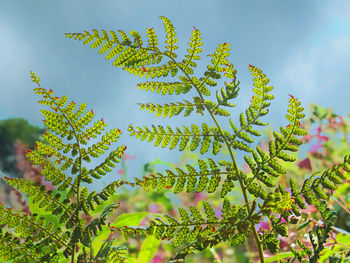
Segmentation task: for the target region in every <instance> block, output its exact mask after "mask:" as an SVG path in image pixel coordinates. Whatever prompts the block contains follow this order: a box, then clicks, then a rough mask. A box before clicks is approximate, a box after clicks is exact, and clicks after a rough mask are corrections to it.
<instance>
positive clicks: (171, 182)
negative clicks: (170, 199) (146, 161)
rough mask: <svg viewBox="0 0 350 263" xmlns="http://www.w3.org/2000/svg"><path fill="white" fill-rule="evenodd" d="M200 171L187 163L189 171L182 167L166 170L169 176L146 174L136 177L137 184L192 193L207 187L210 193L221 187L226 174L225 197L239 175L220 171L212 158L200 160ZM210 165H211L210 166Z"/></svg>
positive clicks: (151, 188)
mask: <svg viewBox="0 0 350 263" xmlns="http://www.w3.org/2000/svg"><path fill="white" fill-rule="evenodd" d="M198 164H199V168H200V171H197V170H196V169H194V168H193V167H192V166H191V165H188V164H187V165H186V169H187V173H186V172H184V171H183V170H182V169H180V168H176V169H175V170H176V173H177V174H176V173H174V172H173V171H171V170H166V174H167V176H165V175H164V174H161V173H157V174H156V175H151V176H149V177H147V176H144V177H143V180H140V179H138V178H136V177H135V181H136V184H138V185H140V186H142V187H144V188H145V189H147V190H157V191H162V190H164V188H166V189H172V188H173V191H174V193H175V194H178V193H180V192H182V191H184V188H185V187H186V192H187V193H191V192H193V191H196V192H197V193H198V192H203V191H204V190H205V189H207V191H208V193H213V192H215V191H216V189H217V188H218V187H219V184H220V182H221V180H222V178H221V177H224V176H226V178H225V179H224V180H223V183H222V188H221V197H222V198H223V197H225V196H226V195H227V194H228V193H229V192H230V191H231V190H232V189H233V187H234V181H236V180H237V176H235V174H234V173H233V172H230V170H229V171H226V172H225V171H220V168H219V167H218V165H217V164H216V163H215V162H214V161H213V160H212V159H210V158H209V159H208V160H206V161H205V160H198ZM208 166H209V167H208Z"/></svg>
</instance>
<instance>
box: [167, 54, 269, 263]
mask: <svg viewBox="0 0 350 263" xmlns="http://www.w3.org/2000/svg"><path fill="white" fill-rule="evenodd" d="M169 58H170V59H172V60H173V61H174V62H175V63H176V61H175V60H174V59H173V58H171V57H169ZM180 70H181V71H182V72H183V73H184V74H185V75H186V77H187V78H188V79H189V80H190V81H191V83H192V85H193V86H194V87H195V89H196V90H197V92H198V95H199V96H200V98H201V100H202V101H203V102H204V98H203V95H202V93H201V92H200V91H199V88H198V87H197V86H196V85H195V84H194V83H193V81H192V79H191V78H190V77H189V76H188V74H187V73H186V72H185V71H184V70H182V69H181V68H180ZM209 75H210V74H208V76H207V78H208V77H209ZM204 82H205V80H204V81H203V83H204ZM204 107H205V108H206V109H207V111H208V112H209V114H210V116H211V118H212V119H213V120H214V122H215V124H216V127H217V128H218V129H219V132H220V134H221V137H222V138H223V139H224V141H225V144H226V147H227V149H228V151H229V153H230V156H231V159H232V163H233V165H234V169H235V171H236V174H237V175H238V176H237V177H238V181H239V185H240V187H241V190H242V193H243V197H244V201H245V204H246V206H247V209H248V211H250V206H249V199H248V195H247V190H246V188H245V187H244V185H243V182H242V179H241V177H240V176H239V169H238V165H237V163H236V159H235V157H234V156H233V152H232V146H231V145H230V143H229V142H228V141H227V138H226V136H225V135H224V133H223V131H222V129H221V127H220V125H219V123H218V121H217V120H216V118H215V116H214V114H213V112H212V111H210V109H209V108H208V106H206V105H205V104H204ZM251 230H252V232H253V236H254V239H255V243H256V246H257V249H258V253H259V259H260V262H261V263H264V253H263V247H262V244H261V242H260V239H259V235H258V232H257V230H256V228H255V225H254V223H252V222H251Z"/></svg>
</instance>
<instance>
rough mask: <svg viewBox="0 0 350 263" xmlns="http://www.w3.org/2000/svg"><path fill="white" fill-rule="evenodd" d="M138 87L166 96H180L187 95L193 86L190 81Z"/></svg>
mask: <svg viewBox="0 0 350 263" xmlns="http://www.w3.org/2000/svg"><path fill="white" fill-rule="evenodd" d="M137 87H138V88H139V89H141V90H145V91H151V92H157V93H160V94H162V95H165V94H167V93H168V94H169V95H172V94H176V95H180V94H181V93H183V94H186V93H187V92H189V91H190V90H191V88H192V85H191V83H190V82H189V81H184V82H167V83H165V82H149V81H147V82H144V83H139V84H137Z"/></svg>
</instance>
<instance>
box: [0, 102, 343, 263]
mask: <svg viewBox="0 0 350 263" xmlns="http://www.w3.org/2000/svg"><path fill="white" fill-rule="evenodd" d="M349 118H350V114H348V115H347V116H340V115H337V114H336V113H334V112H333V109H326V108H323V107H321V106H319V105H316V104H311V105H310V107H309V117H308V118H307V119H305V121H304V122H303V123H302V126H303V127H304V129H306V131H307V132H308V135H306V136H304V137H303V141H304V143H305V144H306V147H307V152H306V153H304V154H303V153H301V152H299V153H295V157H296V158H297V161H296V162H295V163H287V162H286V163H284V164H283V165H284V167H285V168H286V170H287V174H286V175H284V176H282V177H281V178H277V179H276V181H275V183H281V184H282V185H283V186H284V187H285V188H286V189H287V190H288V189H289V183H288V182H289V178H290V177H294V178H297V179H298V180H297V182H298V183H299V184H300V185H299V187H301V183H302V182H303V181H304V179H306V178H307V177H309V176H311V175H312V174H313V173H315V172H316V171H323V170H325V169H327V168H330V167H331V166H332V165H333V164H335V163H337V162H342V161H343V158H344V156H345V155H346V154H350V139H349V135H350V125H349ZM44 132H45V130H44V129H40V128H38V127H35V126H32V125H30V124H28V122H27V121H26V120H24V119H7V120H2V121H0V146H1V147H0V171H1V172H2V173H3V175H7V176H9V177H22V178H25V179H30V180H31V181H37V182H38V183H39V184H40V185H42V184H43V185H45V187H46V189H48V190H52V191H54V192H55V191H56V190H55V189H54V187H53V186H52V185H51V184H50V183H48V182H46V181H45V180H44V178H42V177H41V176H40V167H34V166H32V165H31V163H30V162H29V161H28V160H27V159H26V158H25V153H26V151H27V150H28V149H29V148H31V149H32V148H33V147H34V144H35V141H36V140H40V138H41V134H43V133H44ZM271 138H272V132H271V130H270V129H267V131H265V133H264V135H263V137H262V139H261V141H260V144H259V145H260V147H261V148H262V149H264V150H266V149H267V147H268V141H269V139H271ZM225 154H226V153H225V152H224V151H223V152H222V156H223V157H224V156H225ZM302 155H305V156H302ZM198 157H199V155H198V154H194V153H191V152H190V151H189V150H186V151H185V152H184V154H183V155H182V156H181V158H180V160H179V161H178V162H177V163H170V162H164V161H162V160H160V159H158V158H157V159H155V160H153V161H151V162H149V163H146V164H144V166H143V170H142V171H141V176H147V175H151V174H154V173H156V172H157V171H159V168H160V167H163V168H164V167H165V168H166V169H169V170H171V169H174V168H176V167H179V168H185V164H191V165H193V166H197V160H198ZM135 158H137V156H135V155H134V156H130V155H128V154H127V153H126V154H125V155H124V156H123V159H122V162H121V165H120V166H119V168H116V169H118V170H116V171H115V172H117V173H118V174H119V176H120V177H122V178H123V179H125V180H129V181H132V180H133V177H134V176H135V177H140V175H132V174H128V167H129V166H130V162H129V161H130V160H133V159H135ZM241 169H242V170H243V171H244V172H246V173H250V170H249V167H248V166H247V165H243V167H241ZM3 175H2V176H3ZM261 187H264V186H263V185H261ZM230 198H231V201H234V202H237V203H240V202H241V201H242V200H241V199H242V198H241V193H240V191H239V187H235V188H234V189H233V191H232V192H231V193H230ZM116 200H117V201H119V202H120V203H121V206H120V209H118V211H117V212H116V213H115V214H111V215H109V216H108V218H107V219H108V220H107V221H108V222H110V224H111V226H112V225H113V226H123V225H128V226H131V225H147V224H148V222H149V221H150V220H152V218H153V217H154V216H156V215H159V214H170V215H173V216H176V212H175V211H177V209H178V208H179V207H184V208H186V207H187V208H189V206H190V205H194V206H197V208H199V209H202V207H201V206H200V205H198V204H199V201H201V200H209V201H210V202H211V203H212V205H213V206H214V207H215V208H216V211H215V212H216V214H217V216H220V214H221V201H222V200H221V198H220V196H219V194H218V193H213V194H205V193H190V194H188V193H180V194H178V195H175V194H172V193H170V192H167V191H162V192H147V191H145V190H144V189H143V188H135V189H132V188H130V187H124V186H123V187H121V188H120V190H119V192H118V193H117V194H115V195H113V196H112V197H111V198H110V199H109V200H107V201H106V203H105V204H104V205H100V206H98V207H97V209H96V211H95V213H94V214H93V215H92V216H91V217H87V219H88V222H89V220H91V219H92V218H94V217H95V216H96V215H99V214H100V213H101V212H102V210H103V207H104V206H105V205H108V204H111V203H112V202H113V201H116ZM0 202H2V203H3V204H7V206H8V207H11V208H13V209H15V210H19V211H23V212H25V213H29V212H31V213H38V214H40V215H41V216H43V217H45V218H46V219H49V220H52V222H53V223H54V224H55V226H56V227H58V226H59V222H58V221H57V220H56V219H55V218H54V217H53V216H52V215H50V214H45V212H43V211H41V209H40V208H38V207H37V206H36V205H34V204H33V203H32V202H31V200H27V199H24V197H22V195H21V194H20V193H19V192H18V191H16V190H15V189H13V188H11V187H9V186H7V185H6V184H5V183H4V182H3V181H2V180H0ZM329 205H330V206H331V208H332V209H335V210H336V211H337V215H338V218H337V222H336V225H335V226H334V227H333V233H332V236H331V238H330V239H329V242H328V244H327V245H326V250H325V251H324V253H323V257H322V258H321V259H320V262H341V261H340V259H342V258H343V259H345V258H346V257H348V259H349V260H350V255H349V251H350V181H346V182H345V183H344V184H342V185H341V186H340V187H339V188H338V189H337V190H336V191H335V192H334V193H333V197H332V198H331V199H330V200H329ZM315 212H316V209H315V208H314V207H312V206H309V207H307V209H305V210H303V213H302V215H301V216H300V221H299V223H298V224H297V225H289V236H288V237H283V238H282V237H279V239H280V247H281V250H280V252H279V253H278V254H277V255H271V254H269V253H268V252H265V257H266V262H279V261H280V259H282V258H284V259H286V258H290V257H292V254H291V252H290V246H295V242H296V238H299V239H302V240H303V243H304V244H306V245H307V246H311V245H310V243H309V241H308V238H307V236H306V235H305V233H307V231H308V230H310V229H311V228H312V227H313V226H314V225H315V224H321V223H322V222H321V221H319V220H320V217H319V216H318V214H317V213H315ZM306 222H310V223H308V224H304V225H303V227H302V226H301V224H302V223H306ZM270 226H271V223H270V222H267V221H266V222H264V221H263V222H261V223H260V224H259V226H258V230H259V229H269V228H270ZM0 227H1V226H0ZM298 229H299V231H297V230H298ZM99 233H100V234H99V236H98V237H96V238H94V241H93V245H92V246H93V249H94V251H95V252H97V251H98V250H99V249H100V247H101V246H102V244H103V242H104V241H105V240H111V239H112V238H115V237H117V239H116V241H115V242H114V245H121V244H123V243H125V241H124V240H123V237H121V236H119V234H118V233H117V232H111V231H110V229H109V228H108V226H105V227H104V228H103V230H102V231H101V232H99ZM251 241H252V240H249V239H248V240H246V242H245V244H244V245H242V246H241V247H238V248H235V249H233V248H230V247H229V246H227V245H225V244H221V245H220V246H218V247H215V248H212V249H210V250H205V251H201V252H199V253H197V254H195V255H191V256H189V257H188V258H187V261H186V262H189V263H192V262H193V263H194V262H208V263H209V262H218V263H224V262H225V263H231V262H248V258H251V259H252V258H253V259H254V258H255V259H256V258H257V255H256V252H255V251H256V249H255V245H254V242H251ZM127 246H128V247H129V252H130V257H129V259H130V262H131V263H136V262H139V263H149V262H150V263H161V262H166V259H168V258H170V257H171V256H173V255H174V254H175V253H174V249H173V248H172V246H171V245H170V244H167V243H166V242H159V241H157V240H153V239H152V237H148V238H145V237H144V236H137V237H136V238H135V239H134V238H131V239H129V241H128V243H127ZM94 255H96V253H94ZM101 260H102V261H98V262H107V261H104V260H103V259H101ZM62 262H68V260H62ZM255 262H257V260H255ZM343 262H346V260H345V261H343Z"/></svg>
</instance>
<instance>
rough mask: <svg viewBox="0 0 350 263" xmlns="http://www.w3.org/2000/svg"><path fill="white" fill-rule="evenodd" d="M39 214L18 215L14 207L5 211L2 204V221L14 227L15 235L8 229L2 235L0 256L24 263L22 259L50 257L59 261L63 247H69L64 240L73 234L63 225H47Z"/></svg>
mask: <svg viewBox="0 0 350 263" xmlns="http://www.w3.org/2000/svg"><path fill="white" fill-rule="evenodd" d="M37 217H38V215H37V214H33V215H29V214H16V213H13V212H12V211H11V209H7V210H5V209H4V206H3V204H1V203H0V224H2V225H8V227H9V228H12V229H14V234H10V233H8V232H7V233H5V236H2V235H1V237H0V256H1V257H4V258H6V260H13V261H15V262H21V260H27V261H28V262H38V261H40V260H44V259H48V258H50V257H52V258H53V259H55V260H58V258H57V253H56V252H57V250H58V249H60V248H61V247H62V246H64V247H66V246H67V245H66V243H65V242H66V240H67V239H68V238H69V237H70V233H69V232H68V231H66V232H65V233H62V230H61V229H60V228H57V229H53V224H52V223H49V224H47V225H45V221H44V218H37ZM18 238H22V239H23V240H24V241H22V242H23V243H21V244H20V243H19V239H18ZM34 240H39V241H34ZM9 242H10V243H9ZM11 243H13V244H12V245H11ZM33 248H35V251H36V252H35V253H33V250H32V249H33ZM53 262H58V261H53Z"/></svg>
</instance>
